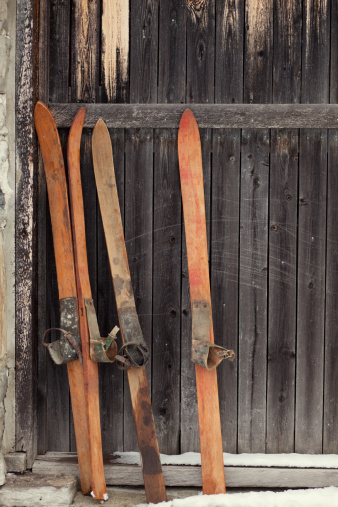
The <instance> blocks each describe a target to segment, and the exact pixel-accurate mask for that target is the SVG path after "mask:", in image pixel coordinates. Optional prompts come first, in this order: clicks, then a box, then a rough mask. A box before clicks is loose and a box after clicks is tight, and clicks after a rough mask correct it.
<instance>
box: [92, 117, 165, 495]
mask: <svg viewBox="0 0 338 507" xmlns="http://www.w3.org/2000/svg"><path fill="white" fill-rule="evenodd" d="M92 150H93V161H94V172H95V180H96V187H97V193H98V197H99V204H100V210H101V216H102V222H103V228H104V233H105V239H106V244H107V250H108V256H109V264H110V269H111V274H112V278H113V285H114V291H115V298H116V305H117V310H118V315H119V322H120V329H121V335H122V340H123V344H124V345H123V356H124V357H120V361H123V362H124V364H125V365H126V366H127V367H128V369H127V375H128V381H129V388H130V395H131V402H132V407H133V414H134V419H135V425H136V433H137V441H138V445H139V449H140V453H141V457H142V466H143V478H144V487H145V492H146V498H147V501H148V502H152V503H159V502H163V501H165V500H166V498H167V497H166V490H165V485H164V479H163V475H162V467H161V462H160V455H159V449H158V443H157V438H156V431H155V424H154V418H153V413H152V408H151V401H150V395H149V389H148V382H147V376H146V370H145V367H144V363H145V361H146V359H147V357H148V354H147V349H146V344H145V342H144V339H143V335H142V331H141V327H140V324H139V321H138V317H137V313H136V307H135V301H134V294H133V289H132V283H131V278H130V272H129V265H128V259H127V252H126V247H125V242H124V234H123V227H122V220H121V213H120V206H119V199H118V195H117V188H116V180H115V172H114V162H113V153H112V146H111V140H110V136H109V132H108V129H107V127H106V125H105V123H104V122H103V121H102V120H99V121H98V122H97V123H96V126H95V128H94V131H93V138H92ZM117 359H118V358H117ZM130 365H131V366H130Z"/></svg>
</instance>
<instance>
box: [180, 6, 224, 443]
mask: <svg viewBox="0 0 338 507" xmlns="http://www.w3.org/2000/svg"><path fill="white" fill-rule="evenodd" d="M186 16H187V19H186V26H187V35H186V97H185V102H186V103H191V104H193V103H194V102H197V103H211V104H212V103H213V102H214V72H215V65H214V59H215V58H214V56H215V1H214V0H207V1H202V2H200V1H193V0H189V1H188V2H187V14H186ZM185 109H186V106H184V107H183V108H182V112H181V114H180V119H181V117H182V115H183V113H184V110H185ZM199 128H200V129H201V125H200V124H199ZM200 142H201V147H202V167H203V184H204V198H205V216H206V224H207V242H208V253H210V250H209V248H210V186H211V131H210V130H209V129H207V130H204V129H202V130H200ZM182 226H183V231H184V230H185V229H184V224H182ZM187 262H188V261H187V245H186V236H185V233H184V234H183V241H182V275H183V276H182V296H181V305H182V317H181V364H182V369H184V375H182V378H181V414H182V416H181V452H185V451H188V450H193V451H198V450H199V449H200V438H199V429H198V427H197V424H196V423H194V424H192V421H197V420H198V410H197V399H196V381H195V378H196V373H195V367H194V364H193V363H192V362H191V331H192V324H191V318H192V312H191V299H190V280H189V274H188V265H187Z"/></svg>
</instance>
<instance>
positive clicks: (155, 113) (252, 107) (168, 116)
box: [49, 103, 338, 129]
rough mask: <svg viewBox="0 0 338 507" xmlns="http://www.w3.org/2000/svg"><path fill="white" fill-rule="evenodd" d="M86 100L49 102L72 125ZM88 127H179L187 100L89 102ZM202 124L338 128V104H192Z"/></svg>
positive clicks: (57, 117)
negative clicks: (100, 121) (172, 101)
mask: <svg viewBox="0 0 338 507" xmlns="http://www.w3.org/2000/svg"><path fill="white" fill-rule="evenodd" d="M83 105H84V104H75V103H70V104H49V108H50V109H51V111H52V113H53V115H54V118H55V121H56V124H57V126H58V127H70V125H71V122H72V120H73V118H74V116H75V114H76V112H77V111H78V109H79V108H80V107H81V106H83ZM85 106H86V109H87V114H86V119H85V125H84V126H85V127H89V128H92V127H94V125H95V123H96V122H97V120H98V119H99V118H102V119H103V120H104V121H105V122H106V124H107V125H108V127H112V128H178V125H179V122H180V118H181V116H182V113H183V111H184V110H185V109H186V108H187V105H186V104H86V105H85ZM189 108H190V109H191V110H192V111H193V113H194V115H195V116H196V119H197V122H198V125H199V127H200V128H222V129H223V128H236V129H237V128H255V129H257V128H322V129H331V128H338V104H189Z"/></svg>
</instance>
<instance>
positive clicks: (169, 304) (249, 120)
mask: <svg viewBox="0 0 338 507" xmlns="http://www.w3.org/2000/svg"><path fill="white" fill-rule="evenodd" d="M47 4H48V2H46V1H44V2H42V6H43V5H45V6H46V5H47ZM127 4H128V2H124V1H123V2H122V1H120V0H109V1H108V0H103V2H102V6H101V2H99V1H94V2H87V1H84V0H83V1H80V0H76V1H75V0H73V1H71V0H68V1H61V0H53V2H51V4H50V6H49V14H48V16H46V18H45V19H46V23H48V30H47V31H46V33H45V36H46V37H47V38H48V47H49V55H50V57H49V58H46V60H47V61H48V60H49V67H48V75H49V78H48V77H47V78H46V77H45V80H44V83H45V85H44V87H43V90H44V93H45V97H48V98H49V101H50V103H51V107H52V108H53V111H54V112H55V115H56V118H57V121H58V124H59V125H60V126H62V129H61V138H62V141H63V143H64V146H65V145H66V144H65V143H66V139H67V127H68V126H69V124H70V119H71V117H72V115H73V113H72V112H71V113H70V112H68V113H67V111H65V110H64V108H63V109H62V110H61V108H59V109H58V107H57V104H58V103H60V104H65V103H69V102H70V103H73V104H74V103H77V102H85V103H88V104H90V108H94V109H91V110H90V111H91V112H90V111H89V108H88V117H90V118H91V119H90V121H89V123H90V128H86V129H85V131H84V135H83V140H82V172H83V186H84V199H85V210H86V232H87V244H88V257H89V269H90V275H91V284H92V292H93V295H94V299H95V303H96V308H97V313H98V317H99V325H100V330H101V333H102V334H106V333H107V332H109V331H110V330H111V328H112V327H113V326H114V325H115V324H116V320H117V319H116V309H115V303H114V294H113V289H112V285H111V281H110V273H109V266H108V262H107V253H106V247H105V243H104V237H103V232H102V224H101V218H100V213H99V209H98V206H97V199H96V190H95V185H94V183H93V181H94V180H93V170H92V159H91V146H90V136H91V128H92V127H93V123H94V121H93V118H94V117H95V116H98V115H103V116H105V115H107V114H108V113H107V111H110V110H109V109H108V108H107V107H108V103H110V104H113V103H119V104H121V105H122V104H132V105H133V107H134V112H135V116H133V118H135V121H137V122H138V123H137V124H132V123H130V125H129V126H128V125H127V124H128V120H129V119H130V114H131V113H130V109H129V110H127V111H126V112H125V113H124V112H123V111H122V109H120V110H119V111H120V112H119V113H117V112H116V113H115V116H114V112H112V113H111V116H110V117H109V116H108V117H107V118H106V119H107V120H108V124H109V121H111V122H112V123H111V125H112V126H114V127H118V128H111V130H110V133H111V138H112V142H113V148H114V160H115V165H116V171H117V184H118V190H119V196H120V200H121V209H122V213H123V222H124V229H125V237H126V247H127V252H128V257H129V263H130V268H131V275H132V281H133V287H134V292H135V299H136V306H137V309H138V312H139V316H140V322H141V326H142V329H143V331H144V335H145V339H146V340H147V342H148V344H149V345H150V348H151V351H152V359H151V364H150V365H149V367H148V375H149V380H150V382H151V392H152V400H153V410H154V416H155V424H156V427H157V431H158V440H159V445H160V450H161V452H165V453H168V454H177V453H180V452H185V451H194V450H198V447H199V438H198V424H197V407H196V395H195V378H194V377H195V376H194V368H193V365H192V363H191V362H190V359H189V356H190V336H191V312H190V298H189V283H188V272H187V264H186V248H185V236H184V222H183V218H182V205H181V193H180V187H179V177H178V161H177V126H178V118H179V113H178V112H177V111H178V110H168V111H167V113H166V115H165V116H163V114H162V116H161V113H163V109H164V107H163V106H158V110H157V112H156V110H155V111H154V110H153V109H151V108H150V107H149V108H148V110H147V111H146V110H145V109H141V107H145V106H147V105H149V106H152V107H154V108H155V107H156V104H166V105H173V108H175V107H176V106H177V107H180V108H181V109H182V110H183V108H182V104H189V105H191V107H192V109H194V108H195V109H196V116H197V118H199V119H200V123H201V125H203V126H204V127H206V128H201V140H202V151H203V160H204V178H205V197H206V208H207V209H206V214H207V228H208V242H209V243H208V244H209V259H210V273H211V293H212V302H213V315H214V330H215V341H216V342H217V343H220V344H221V345H224V346H228V347H232V348H234V349H235V352H236V356H237V358H236V360H235V362H234V363H233V364H230V363H225V364H221V366H220V367H219V371H218V380H219V391H220V407H221V419H222V429H223V442H224V450H225V451H228V452H234V453H236V452H294V451H297V452H305V453H310V452H316V453H321V452H330V453H335V452H337V451H338V433H337V429H336V428H335V425H334V421H335V419H336V412H337V409H336V406H335V405H336V404H335V403H333V401H334V399H335V395H336V393H337V391H338V387H337V385H338V384H337V382H338V378H337V375H336V374H335V359H336V351H337V345H336V342H337V339H336V338H337V337H336V329H337V317H336V315H337V312H336V306H337V305H336V303H338V302H337V297H336V293H337V283H338V282H337V281H336V277H337V270H338V268H337V254H336V250H337V248H336V246H337V241H336V239H335V235H336V223H337V217H336V206H335V202H336V200H337V197H338V184H337V181H336V180H337V178H336V176H335V172H336V171H335V168H336V166H337V162H338V161H337V156H338V150H337V143H338V140H337V130H335V129H331V128H330V130H328V129H327V128H326V126H328V127H332V126H334V125H336V124H335V121H336V120H335V116H334V115H335V114H336V112H334V113H332V111H325V109H324V107H323V108H320V109H319V111H318V110H317V109H316V108H311V107H309V109H308V110H307V113H306V116H305V117H303V120H302V123H297V115H296V116H295V115H294V114H293V112H295V111H296V106H297V104H304V105H305V104H309V105H311V104H329V103H331V104H336V103H337V86H336V83H337V77H338V76H337V72H338V69H337V16H338V12H337V6H336V3H335V2H334V1H332V2H330V1H324V2H323V1H319V0H311V1H310V0H303V1H302V2H298V1H296V0H279V1H276V2H274V3H272V2H268V1H257V0H245V1H244V0H230V1H228V0H217V1H216V0H168V1H158V0H138V1H136V0H130V2H129V9H127V7H126V5H127ZM43 12H48V10H47V11H43ZM45 73H47V70H46V69H45ZM42 93H43V92H42V90H41V88H40V94H42ZM94 103H96V104H101V106H98V108H97V109H95V108H96V106H95V105H94ZM197 104H204V105H205V107H206V108H207V107H208V106H212V105H213V104H216V105H222V104H223V105H227V104H229V105H230V104H232V105H236V104H238V105H240V104H255V105H256V104H257V109H255V113H253V114H251V113H250V111H249V110H247V111H245V112H242V113H241V112H240V111H239V110H237V111H235V112H234V113H233V112H232V110H227V111H224V114H223V113H222V112H220V111H222V110H221V108H219V109H218V110H217V109H216V111H214V110H213V109H212V108H211V107H210V108H209V109H206V110H205V114H203V112H202V109H199V106H197ZM269 104H272V105H276V106H278V105H279V104H291V105H292V106H288V108H287V111H286V112H285V111H284V112H280V111H278V110H277V109H273V108H272V106H269ZM175 105H176V106H175ZM258 106H259V107H258ZM71 107H73V108H74V105H73V106H71ZM168 107H169V106H168ZM138 108H139V110H140V111H143V112H142V113H141V116H140V117H137V111H138ZM71 111H73V110H71ZM152 111H153V112H152ZM109 114H110V113H109ZM123 114H125V116H123ZM250 114H251V116H250ZM278 114H279V115H280V116H278ZM300 114H302V113H300ZM330 114H332V115H333V116H330ZM118 115H120V116H118ZM236 115H237V116H236ZM269 115H270V116H269ZM275 115H277V116H275ZM235 117H236V118H237V120H238V122H239V123H237V124H236V123H233V124H231V125H230V124H229V123H228V120H227V118H228V119H229V121H233V119H234V118H235ZM275 117H277V118H279V122H278V120H277V121H275ZM118 118H123V121H122V122H121V123H119V124H118V123H117V121H118ZM115 120H116V123H113V122H114V121H115ZM166 120H168V123H167V124H166ZM260 121H261V124H259V122H260ZM264 121H265V123H264ZM318 121H321V122H322V123H321V126H323V128H321V129H318V128H316V127H318ZM324 121H326V122H327V123H326V124H324V123H323V122H324ZM156 122H157V123H156ZM203 122H204V123H203ZM271 125H273V127H274V128H273V129H269V128H268V127H269V126H271ZM324 125H325V126H324ZM219 126H222V128H219ZM300 126H301V127H302V128H301V129H300V128H299V127H300ZM123 127H126V128H123ZM130 127H131V128H130ZM164 127H167V128H164ZM213 127H214V128H213ZM227 127H231V128H227ZM233 127H235V128H233ZM253 127H256V128H253ZM262 127H265V128H262ZM306 127H308V128H306ZM27 171H28V173H29V168H27ZM28 173H27V174H28ZM39 188H40V190H39V191H40V196H39V202H40V203H41V204H40V206H45V207H46V208H47V203H46V195H45V190H44V184H43V179H42V180H41V182H40V187H39ZM44 216H45V215H44V213H41V212H40V211H39V234H40V236H39V237H40V245H41V248H42V245H44V244H45V245H46V250H45V253H43V251H41V252H40V253H39V255H40V262H43V259H44V255H45V256H46V266H47V268H46V271H45V272H43V269H42V267H41V263H40V265H39V294H40V296H39V297H41V298H43V297H44V299H45V300H46V301H47V304H46V308H45V307H43V311H44V312H45V315H42V310H41V309H40V322H41V321H46V323H48V322H50V323H52V324H54V323H56V322H57V319H58V301H57V300H58V297H57V287H56V278H55V271H54V269H55V268H54V266H53V251H52V244H51V234H50V225H49V218H48V213H47V220H46V223H44V220H45V219H44ZM43 231H45V233H44V232H43ZM24 240H25V238H24V237H20V242H22V241H24ZM39 250H40V248H39ZM19 265H20V264H19ZM22 325H23V320H22ZM40 328H41V324H40ZM39 350H40V352H39V361H38V363H39V393H40V394H41V393H43V396H39V398H38V401H39V403H38V435H40V437H39V440H38V450H39V452H41V453H44V452H45V451H47V450H50V451H53V450H57V451H70V450H73V449H74V438H73V436H72V435H73V432H72V428H71V424H72V423H71V411H70V405H69V396H68V386H67V380H66V375H65V374H64V372H63V371H62V368H61V369H60V368H57V369H56V368H55V367H54V366H53V365H52V363H51V361H50V360H49V358H47V357H46V356H45V355H44V354H43V352H42V351H41V348H40V349H39ZM100 388H101V413H102V433H103V444H104V452H107V453H109V452H114V451H117V450H133V449H136V438H135V432H134V423H133V419H132V412H131V406H130V399H129V392H128V389H127V385H126V384H125V382H124V381H123V374H122V373H121V372H120V371H118V370H117V369H116V366H115V365H113V366H109V365H103V366H100ZM52 422H53V424H51V423H52ZM17 424H19V425H21V424H22V422H21V421H20V419H19V421H18V423H17Z"/></svg>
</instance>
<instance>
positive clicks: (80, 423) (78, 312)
mask: <svg viewBox="0 0 338 507" xmlns="http://www.w3.org/2000/svg"><path fill="white" fill-rule="evenodd" d="M84 118H85V108H81V109H80V110H79V111H78V113H77V115H76V116H75V118H74V121H73V123H72V126H71V128H70V132H69V139H68V176H69V189H70V202H71V211H72V226H73V235H72V230H71V220H70V215H69V208H68V193H67V184H66V177H65V168H64V162H63V155H62V150H61V146H60V141H59V136H58V132H57V128H56V125H55V122H54V119H53V117H52V115H51V113H50V111H49V110H48V108H47V107H46V106H45V104H43V103H42V102H38V103H37V105H36V107H35V123H36V129H37V133H38V137H39V141H40V146H41V152H42V157H43V161H44V167H45V173H46V181H47V190H48V197H49V206H50V213H51V220H52V230H53V242H54V250H55V261H56V268H57V275H58V286H59V294H60V298H61V329H60V331H61V332H62V337H61V339H60V340H59V341H57V342H53V343H49V344H48V343H46V342H45V337H44V343H45V345H46V346H47V347H48V350H49V352H50V354H51V356H52V358H53V359H54V361H55V362H56V363H57V364H62V363H65V362H67V363H68V373H69V384H70V392H71V399H72V407H73V418H74V427H75V436H76V445H77V450H78V457H79V467H80V478H81V485H82V491H83V493H84V494H89V493H91V495H92V496H93V497H94V498H95V499H97V500H107V499H108V495H107V488H106V484H105V478H104V469H103V457H102V443H101V427H100V407H99V379H98V367H97V363H96V362H94V361H92V360H91V356H94V357H93V359H94V360H95V361H97V360H98V361H111V362H112V361H114V359H115V356H116V343H115V340H114V339H113V337H112V336H111V337H108V339H106V340H104V339H101V338H100V337H99V336H98V333H97V332H96V331H97V330H98V326H97V321H96V314H95V310H94V305H93V301H92V299H91V290H90V283H89V274H88V263H87V249H86V239H85V224H84V210H83V198H82V185H81V175H80V141H81V134H82V128H83V122H84ZM72 241H73V244H74V249H73V246H72ZM87 308H88V311H86V309H87ZM93 329H94V333H93V332H91V331H92V330H93ZM49 331H51V330H49ZM93 334H94V335H95V336H94V337H93V336H92V335H93ZM89 337H90V338H89ZM80 345H81V347H80ZM77 357H79V358H80V360H79V359H77ZM74 359H76V360H75V361H74ZM72 361H74V362H72ZM80 363H81V364H80Z"/></svg>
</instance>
